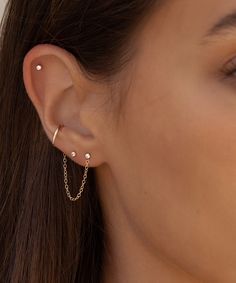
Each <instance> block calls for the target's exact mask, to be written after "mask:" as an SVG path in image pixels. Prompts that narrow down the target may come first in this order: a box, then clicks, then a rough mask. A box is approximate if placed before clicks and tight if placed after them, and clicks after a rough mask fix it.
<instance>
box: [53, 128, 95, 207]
mask: <svg viewBox="0 0 236 283" xmlns="http://www.w3.org/2000/svg"><path fill="white" fill-rule="evenodd" d="M59 129H60V125H59V126H58V127H57V129H56V130H55V132H54V135H53V139H52V144H53V145H54V143H55V139H56V136H57V134H58V131H59ZM76 155H77V154H76V152H75V151H72V152H71V156H72V157H75V156H76ZM84 157H85V159H86V162H85V170H84V174H83V180H82V185H81V187H80V189H79V193H78V194H77V195H76V197H72V196H71V194H70V191H69V185H68V178H67V158H66V154H65V153H64V152H63V168H64V184H65V190H66V194H67V196H68V198H69V199H70V200H71V201H76V200H77V199H79V198H80V197H81V194H82V192H83V190H84V185H85V183H86V179H87V173H88V168H89V161H90V158H91V154H90V153H89V152H87V153H85V155H84Z"/></svg>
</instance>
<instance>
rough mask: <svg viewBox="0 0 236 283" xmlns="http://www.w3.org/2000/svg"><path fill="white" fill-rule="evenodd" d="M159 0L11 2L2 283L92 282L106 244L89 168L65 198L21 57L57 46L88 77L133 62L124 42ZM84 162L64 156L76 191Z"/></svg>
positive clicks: (5, 72) (0, 208)
mask: <svg viewBox="0 0 236 283" xmlns="http://www.w3.org/2000/svg"><path fill="white" fill-rule="evenodd" d="M156 2H158V1H154V0H130V1H125V0H112V1H105V0H78V1H75V0H21V1H14V0H9V1H8V3H7V8H6V11H5V14H4V18H3V22H2V25H1V41H0V42H1V43H0V48H1V50H0V121H1V123H0V172H1V174H0V227H1V232H0V246H1V249H0V257H1V264H0V282H4V283H5V282H12V283H13V282H14V283H15V282H25V283H26V282H33V283H38V282H42V283H46V282H50V283H52V282H53V283H54V282H57V283H60V282H61V283H66V282H80V283H90V282H94V283H95V282H96V283H98V282H100V278H101V272H102V259H103V253H104V245H105V243H104V231H105V227H104V223H103V215H102V209H101V206H100V202H99V196H98V193H97V191H98V188H97V184H96V182H95V175H94V170H90V171H89V173H88V179H87V188H86V189H85V190H84V192H83V197H82V198H81V199H80V201H79V203H77V202H75V203H74V202H69V201H68V199H67V197H66V195H65V192H64V190H63V186H64V183H63V167H62V162H61V161H62V159H61V152H60V151H59V150H57V149H56V148H54V147H53V146H52V144H51V142H50V141H49V140H48V138H47V136H46V135H45V133H44V131H43V128H42V126H41V123H40V120H39V117H38V115H37V112H36V111H35V109H34V107H33V105H32V103H31V101H30V100H29V99H28V96H27V93H26V90H25V88H24V84H23V79H22V62H23V59H24V56H25V54H26V53H27V52H28V51H29V50H30V49H31V48H32V47H33V46H35V45H36V44H39V43H50V44H55V45H57V46H60V47H62V48H64V49H66V50H67V51H69V52H70V53H72V54H73V55H74V56H75V57H76V58H77V59H78V62H79V63H80V64H81V66H82V68H83V70H84V72H85V73H86V74H88V75H89V76H90V77H91V79H92V78H93V77H96V78H103V79H106V78H107V77H108V76H112V75H113V74H116V73H117V72H118V71H120V70H121V68H122V67H123V66H125V63H126V62H128V60H129V59H130V57H129V55H130V54H131V53H129V52H128V50H129V45H128V42H129V39H130V38H131V36H132V34H133V32H134V31H135V29H136V28H137V26H138V24H140V22H141V19H144V18H145V16H146V15H147V14H148V11H151V7H153V5H154V3H156ZM159 2H160V1H159ZM128 54H129V55H128ZM83 169H84V168H82V167H79V166H76V164H75V163H74V162H73V161H71V160H70V161H68V171H70V180H71V183H70V184H71V190H72V193H73V194H74V195H75V194H76V192H77V188H78V187H79V185H80V184H81V180H82V173H83Z"/></svg>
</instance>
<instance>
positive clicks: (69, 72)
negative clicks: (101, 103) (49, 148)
mask: <svg viewBox="0 0 236 283" xmlns="http://www.w3.org/2000/svg"><path fill="white" fill-rule="evenodd" d="M23 78H24V83H25V88H26V92H27V94H28V96H29V98H30V99H31V101H32V103H33V104H34V106H35V108H36V110H37V112H38V114H39V117H40V120H41V122H42V125H43V127H44V130H45V132H46V134H47V136H48V138H49V139H50V141H52V139H53V134H54V132H55V128H56V127H57V126H58V125H63V126H64V127H63V131H61V133H60V135H59V137H58V143H57V147H58V148H59V149H60V150H61V151H62V152H64V153H66V154H67V155H68V156H70V153H71V151H72V150H73V149H76V148H77V147H79V148H80V152H84V153H86V152H93V151H94V150H97V149H98V144H97V141H98V140H99V139H96V137H95V136H94V135H93V129H91V128H90V127H89V123H88V127H86V126H87V125H86V126H85V125H84V124H83V122H82V120H83V119H82V118H83V115H82V113H83V111H82V110H83V107H84V105H85V104H86V103H85V100H86V99H85V98H87V96H88V93H87V92H86V89H87V87H86V85H85V83H86V80H85V78H84V77H83V75H82V73H81V72H80V71H79V68H78V66H77V61H76V60H75V58H73V57H72V55H71V54H70V53H68V52H67V51H65V50H63V49H61V48H59V47H57V46H53V45H47V44H46V45H38V46H36V47H34V48H33V49H31V50H30V51H29V52H28V53H27V55H26V56H25V58H24V63H23ZM77 83H79V84H80V85H79V87H78V85H77ZM87 100H88V101H90V100H89V99H87ZM84 121H87V119H86V118H85V119H84ZM93 155H94V154H93ZM98 156H99V155H98ZM70 157H71V156H70ZM76 161H77V162H78V163H80V162H81V165H83V161H82V160H81V159H78V160H76ZM97 162H98V163H99V160H98V159H97V160H96V159H94V165H95V164H96V163H97ZM98 163H97V164H98Z"/></svg>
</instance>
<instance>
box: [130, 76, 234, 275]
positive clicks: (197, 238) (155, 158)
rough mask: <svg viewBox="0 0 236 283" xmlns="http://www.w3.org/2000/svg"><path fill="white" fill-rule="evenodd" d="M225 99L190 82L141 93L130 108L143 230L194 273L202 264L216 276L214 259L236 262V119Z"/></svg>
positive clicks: (137, 200)
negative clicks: (159, 93)
mask: <svg viewBox="0 0 236 283" xmlns="http://www.w3.org/2000/svg"><path fill="white" fill-rule="evenodd" d="M153 85H154V84H153ZM199 85H200V86H201V85H203V87H199ZM160 91H161V92H162V95H161V96H158V95H157V92H160ZM225 96H227V94H224V92H222V91H221V90H220V89H219V88H217V87H216V88H215V89H214V87H210V86H209V87H204V84H200V83H199V84H193V83H192V84H191V83H190V81H189V82H188V84H185V85H183V83H181V84H178V83H176V84H174V85H169V86H168V89H167V88H166V86H165V87H163V89H161V88H159V87H158V90H156V91H155V89H152V90H150V91H146V96H145V98H144V96H142V95H140V94H137V93H136V97H134V96H133V99H134V98H135V100H133V101H132V100H130V104H129V106H128V108H129V112H128V114H127V115H128V116H127V117H128V121H127V127H126V128H125V136H126V141H127V144H129V153H130V156H129V160H131V163H130V166H131V167H132V168H133V169H132V170H133V171H135V172H136V177H135V178H136V182H137V186H136V187H135V192H134V195H133V196H132V199H133V200H134V202H133V204H132V205H133V206H132V211H135V213H136V216H137V218H138V219H137V226H139V227H145V228H146V231H148V235H149V236H150V235H152V237H153V243H154V245H157V246H158V248H159V250H160V249H162V250H163V252H165V253H166V254H168V255H169V256H171V257H173V258H176V260H177V259H178V260H180V259H182V262H180V264H182V265H185V266H186V267H187V269H188V268H189V270H192V271H194V270H195V271H196V269H197V268H198V267H197V260H200V262H202V263H205V264H206V266H208V268H209V269H212V270H214V269H215V270H216V269H217V268H218V266H216V265H214V264H215V262H214V261H212V260H213V259H214V257H220V258H221V259H222V261H221V262H220V264H222V266H224V265H227V264H228V263H229V262H231V260H232V261H236V249H235V248H232V246H233V245H234V238H235V237H236V123H235V122H234V121H236V111H234V109H233V107H232V101H230V100H227V98H225ZM233 99H234V100H236V97H235V98H233ZM136 190H138V192H139V194H138V196H136V195H135V193H137V191H136ZM140 207H142V209H140ZM139 212H140V213H139ZM135 213H134V214H135ZM134 217H135V216H134ZM153 219H155V225H153ZM170 243H173V244H170ZM183 251H184V252H183ZM222 253H223V254H224V256H225V257H224V256H223V257H222ZM193 255H194V257H195V258H193V261H192V262H193V263H194V264H193V265H191V264H190V262H189V263H188V262H185V260H186V258H188V257H189V258H192V257H193ZM180 261H181V260H180ZM188 264H189V266H188ZM196 272H197V271H196ZM201 272H202V271H201ZM206 272H207V271H206Z"/></svg>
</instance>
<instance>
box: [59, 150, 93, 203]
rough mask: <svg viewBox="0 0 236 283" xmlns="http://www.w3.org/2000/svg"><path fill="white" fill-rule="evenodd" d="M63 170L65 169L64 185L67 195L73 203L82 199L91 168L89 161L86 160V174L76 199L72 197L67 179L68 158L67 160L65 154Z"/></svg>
mask: <svg viewBox="0 0 236 283" xmlns="http://www.w3.org/2000/svg"><path fill="white" fill-rule="evenodd" d="M63 168H64V184H65V190H66V194H67V196H68V198H69V199H70V200H71V201H76V200H78V199H79V198H80V197H81V194H82V192H83V190H84V185H85V183H86V179H87V172H88V168H89V159H86V165H85V170H84V174H83V180H82V184H81V187H80V189H79V192H78V194H77V195H76V197H72V196H71V193H70V191H69V185H68V177H67V158H66V154H65V153H63Z"/></svg>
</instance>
